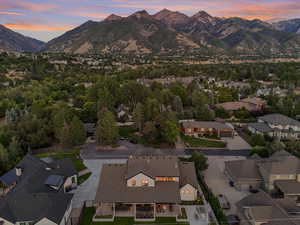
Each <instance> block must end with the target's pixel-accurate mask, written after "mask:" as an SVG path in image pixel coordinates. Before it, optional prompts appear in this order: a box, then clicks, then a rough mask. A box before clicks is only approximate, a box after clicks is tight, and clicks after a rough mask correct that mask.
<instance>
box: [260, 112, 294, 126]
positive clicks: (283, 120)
mask: <svg viewBox="0 0 300 225" xmlns="http://www.w3.org/2000/svg"><path fill="white" fill-rule="evenodd" d="M258 119H260V120H262V121H264V122H266V123H272V124H280V125H283V126H286V125H292V126H300V122H299V121H297V120H294V119H292V118H290V117H287V116H285V115H282V114H269V115H265V116H262V117H259V118H258Z"/></svg>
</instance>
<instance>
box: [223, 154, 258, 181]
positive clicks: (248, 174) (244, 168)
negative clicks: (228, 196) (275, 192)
mask: <svg viewBox="0 0 300 225" xmlns="http://www.w3.org/2000/svg"><path fill="white" fill-rule="evenodd" d="M257 162H258V160H256V159H252V158H250V159H246V160H233V161H226V162H225V170H226V171H227V173H229V175H230V176H231V177H232V178H233V179H235V181H243V180H257V181H260V180H262V177H261V175H260V172H259V169H258V167H257Z"/></svg>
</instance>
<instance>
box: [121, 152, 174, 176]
mask: <svg viewBox="0 0 300 225" xmlns="http://www.w3.org/2000/svg"><path fill="white" fill-rule="evenodd" d="M127 165H128V166H127V171H126V178H131V177H133V176H135V175H137V174H139V173H143V174H145V175H147V176H149V177H152V178H155V177H179V168H178V158H177V157H175V156H131V157H129V159H128V161H127ZM162 168H163V169H162Z"/></svg>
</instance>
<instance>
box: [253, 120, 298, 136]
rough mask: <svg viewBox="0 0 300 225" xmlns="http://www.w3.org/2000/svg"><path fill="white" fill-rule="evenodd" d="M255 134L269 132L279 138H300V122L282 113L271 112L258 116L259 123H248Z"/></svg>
mask: <svg viewBox="0 0 300 225" xmlns="http://www.w3.org/2000/svg"><path fill="white" fill-rule="evenodd" d="M248 129H249V131H251V132H252V133H254V134H268V135H269V136H271V137H276V138H279V139H283V138H295V139H300V122H299V121H297V120H294V119H292V118H290V117H287V116H285V115H282V114H269V115H265V116H262V117H258V123H250V124H248Z"/></svg>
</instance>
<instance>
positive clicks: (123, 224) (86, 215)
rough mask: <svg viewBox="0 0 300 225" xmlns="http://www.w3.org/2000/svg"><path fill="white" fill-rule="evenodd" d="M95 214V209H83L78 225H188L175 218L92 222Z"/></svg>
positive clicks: (119, 218) (120, 219)
mask: <svg viewBox="0 0 300 225" xmlns="http://www.w3.org/2000/svg"><path fill="white" fill-rule="evenodd" d="M94 214H95V208H93V207H91V208H85V209H84V211H83V219H82V222H81V224H80V225H134V224H175V225H188V223H182V222H180V223H178V222H176V218H173V217H161V218H157V219H156V221H154V222H135V221H134V218H132V217H116V218H115V221H114V222H92V219H93V216H94Z"/></svg>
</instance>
